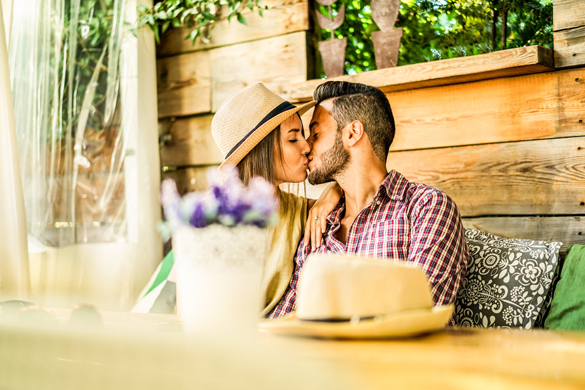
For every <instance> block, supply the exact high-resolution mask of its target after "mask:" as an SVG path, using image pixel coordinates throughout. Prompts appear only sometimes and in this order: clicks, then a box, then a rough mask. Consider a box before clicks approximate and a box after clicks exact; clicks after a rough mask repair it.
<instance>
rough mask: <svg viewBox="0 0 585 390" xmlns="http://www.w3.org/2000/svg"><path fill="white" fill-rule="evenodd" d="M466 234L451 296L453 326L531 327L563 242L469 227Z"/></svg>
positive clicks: (547, 288)
mask: <svg viewBox="0 0 585 390" xmlns="http://www.w3.org/2000/svg"><path fill="white" fill-rule="evenodd" d="M465 238H466V239H467V244H468V245H469V255H470V259H469V263H468V265H467V272H466V275H465V277H464V278H463V280H462V282H461V287H460V289H459V292H458V294H457V299H456V300H455V314H454V322H455V324H456V325H460V326H470V327H484V328H487V327H495V328H524V329H532V328H533V327H534V325H535V322H536V320H537V317H538V315H539V313H540V311H541V310H542V309H543V308H544V307H545V306H546V297H547V293H548V291H549V289H550V287H551V284H552V281H553V278H554V275H555V270H556V268H557V265H558V262H559V249H560V247H561V245H562V243H560V242H546V241H533V240H521V239H507V238H502V237H498V236H494V235H493V234H490V233H487V232H482V231H479V230H474V229H465Z"/></svg>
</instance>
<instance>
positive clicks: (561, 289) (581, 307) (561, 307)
mask: <svg viewBox="0 0 585 390" xmlns="http://www.w3.org/2000/svg"><path fill="white" fill-rule="evenodd" d="M583 286H585V245H572V246H570V247H569V249H568V250H567V257H566V258H565V263H564V265H563V269H562V271H561V278H560V279H559V282H558V284H557V287H556V289H555V292H554V296H553V299H552V303H551V306H550V311H549V314H548V316H547V317H546V320H545V322H544V327H545V328H548V329H557V330H585V290H584V289H583Z"/></svg>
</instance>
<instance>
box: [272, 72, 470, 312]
mask: <svg viewBox="0 0 585 390" xmlns="http://www.w3.org/2000/svg"><path fill="white" fill-rule="evenodd" d="M313 97H314V99H315V100H317V102H318V105H317V106H316V107H315V112H314V114H313V118H312V119H311V123H310V136H309V139H308V141H309V144H310V146H311V147H312V150H311V152H310V153H309V156H308V157H309V170H310V174H309V182H310V183H311V184H321V183H326V182H329V181H333V180H335V181H336V182H337V183H338V184H339V185H340V186H341V188H342V189H343V191H344V192H345V196H344V197H343V198H342V199H341V200H340V201H339V204H338V205H337V207H336V208H335V209H334V210H333V212H332V213H331V214H330V215H329V216H328V217H327V220H326V221H315V222H316V223H319V222H325V223H323V225H322V226H323V227H324V230H325V231H326V233H327V234H325V236H324V237H325V238H324V239H323V242H322V244H321V245H320V246H317V247H313V248H310V247H309V246H307V245H305V243H304V242H303V241H301V243H300V244H299V247H298V250H297V254H296V256H295V271H294V274H293V277H292V279H291V282H290V284H289V287H288V289H287V291H286V292H285V294H284V295H283V297H282V298H281V300H280V302H279V303H278V305H277V306H276V307H275V308H274V310H273V311H272V312H271V313H270V314H269V317H270V318H277V317H281V316H283V315H285V314H287V313H289V312H291V311H294V310H295V308H296V288H297V284H298V280H299V276H300V273H301V270H302V268H303V265H304V264H305V261H306V259H307V256H308V255H309V254H310V253H311V252H313V251H314V252H318V253H328V252H333V253H347V254H354V255H360V256H368V257H379V258H391V259H398V260H403V261H408V262H411V263H415V264H418V265H419V266H421V267H422V269H423V270H424V271H425V272H426V274H427V276H428V278H429V283H430V285H431V291H432V294H433V300H434V304H435V305H444V304H449V303H452V302H453V301H454V300H455V297H456V295H457V290H458V289H459V285H460V283H461V278H462V277H463V275H464V273H465V270H466V267H467V261H468V258H469V252H468V248H467V243H466V241H465V237H464V231H463V226H462V223H461V217H460V215H459V212H458V210H457V206H456V205H455V203H454V202H453V201H452V200H451V199H450V198H449V197H448V196H447V195H446V194H445V193H443V192H442V191H440V190H438V189H436V188H432V187H429V186H426V185H424V184H417V183H411V182H409V181H407V180H406V179H405V178H404V176H402V175H401V174H400V173H398V172H396V171H394V170H391V171H390V172H388V171H387V169H386V158H387V155H388V150H389V148H390V145H391V143H392V140H393V139H394V117H393V115H392V110H391V109H390V104H389V103H388V99H387V98H386V96H385V95H384V93H383V92H382V91H380V90H379V89H377V88H374V87H371V86H367V85H363V84H356V83H349V82H343V81H331V82H327V83H325V84H322V85H320V86H319V87H317V89H316V90H315V92H314V94H313Z"/></svg>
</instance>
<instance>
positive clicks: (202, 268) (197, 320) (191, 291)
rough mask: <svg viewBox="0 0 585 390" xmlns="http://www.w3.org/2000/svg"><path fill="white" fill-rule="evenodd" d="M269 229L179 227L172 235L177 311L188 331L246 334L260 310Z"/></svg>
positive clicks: (254, 324) (254, 325) (254, 330)
mask: <svg viewBox="0 0 585 390" xmlns="http://www.w3.org/2000/svg"><path fill="white" fill-rule="evenodd" d="M267 240H268V230H267V229H260V228H257V227H255V226H238V227H232V228H230V227H225V226H221V225H211V226H208V227H206V228H192V227H182V228H180V229H178V230H177V231H176V232H175V233H174V234H173V246H174V251H175V264H176V267H177V277H176V280H177V313H178V314H179V316H180V318H181V322H182V324H183V329H184V331H185V333H188V334H199V335H200V334H205V333H223V334H225V333H230V334H232V335H234V334H251V333H255V332H256V324H257V322H258V319H259V315H260V310H261V296H260V295H261V291H260V285H261V281H262V273H263V270H264V263H265V258H266V248H267V244H268V243H267Z"/></svg>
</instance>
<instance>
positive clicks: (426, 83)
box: [291, 46, 553, 102]
mask: <svg viewBox="0 0 585 390" xmlns="http://www.w3.org/2000/svg"><path fill="white" fill-rule="evenodd" d="M552 69H553V52H552V50H550V49H547V48H544V47H540V46H529V47H520V48H516V49H509V50H502V51H496V52H493V53H488V54H481V55H477V56H472V57H461V58H451V59H447V60H441V61H432V62H425V63H421V64H414V65H406V66H398V67H396V68H387V69H380V70H375V71H371V72H364V73H359V74H356V75H350V76H341V77H336V78H332V79H331V80H345V81H351V82H355V83H363V84H368V85H373V86H375V87H378V88H380V89H382V91H384V92H393V91H404V90H411V89H416V88H424V87H432V86H438V85H447V84H456V83H464V82H470V81H477V80H486V79H492V78H497V77H509V76H517V75H522V74H531V73H538V72H546V71H549V70H552ZM325 81H327V80H311V81H308V82H305V83H302V84H298V85H295V86H294V87H293V89H292V93H291V100H292V101H294V102H303V101H308V100H311V97H312V94H313V91H314V90H315V88H316V87H317V86H318V85H319V84H322V83H324V82H325Z"/></svg>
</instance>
